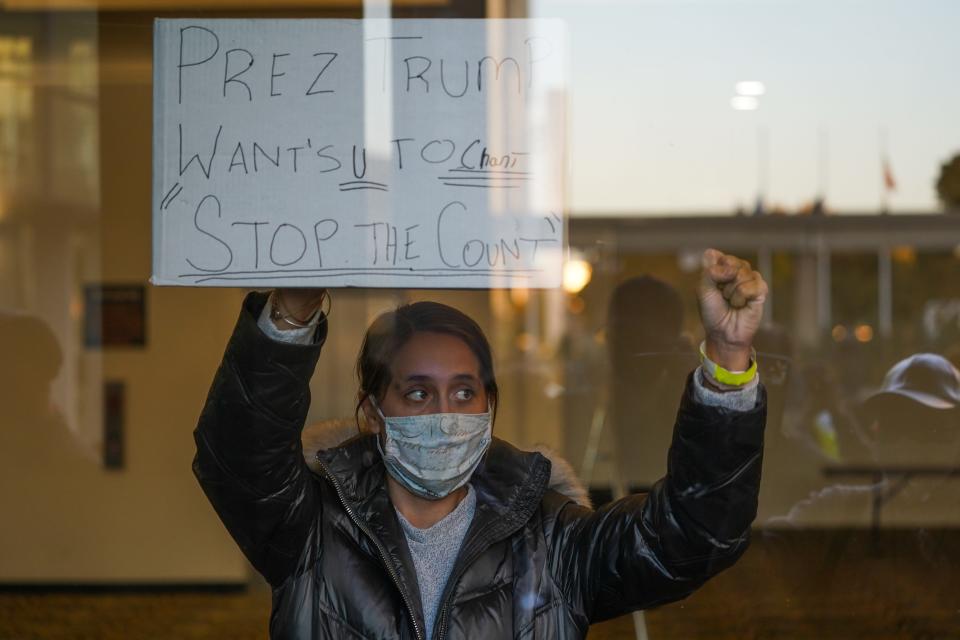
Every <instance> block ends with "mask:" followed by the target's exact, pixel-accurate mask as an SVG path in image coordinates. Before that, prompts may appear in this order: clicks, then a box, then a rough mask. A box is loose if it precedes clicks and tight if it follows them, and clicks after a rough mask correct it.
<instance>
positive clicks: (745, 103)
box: [730, 96, 760, 111]
mask: <svg viewBox="0 0 960 640" xmlns="http://www.w3.org/2000/svg"><path fill="white" fill-rule="evenodd" d="M730 106H731V107H733V108H734V109H736V110H737V111H755V110H756V109H757V107H759V106H760V101H759V100H757V99H756V98H754V97H753V96H733V97H732V98H730Z"/></svg>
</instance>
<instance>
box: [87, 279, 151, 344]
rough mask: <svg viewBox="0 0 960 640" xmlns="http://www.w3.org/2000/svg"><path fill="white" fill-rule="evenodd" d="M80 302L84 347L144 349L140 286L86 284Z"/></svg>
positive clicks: (143, 298)
mask: <svg viewBox="0 0 960 640" xmlns="http://www.w3.org/2000/svg"><path fill="white" fill-rule="evenodd" d="M83 298H84V305H83V306H84V323H83V324H84V329H83V333H84V345H85V346H86V347H88V348H103V347H144V346H146V344H147V329H146V324H147V322H146V316H147V310H146V293H145V288H144V286H143V285H142V284H88V285H86V286H85V287H84V289H83Z"/></svg>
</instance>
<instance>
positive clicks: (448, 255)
mask: <svg viewBox="0 0 960 640" xmlns="http://www.w3.org/2000/svg"><path fill="white" fill-rule="evenodd" d="M565 78H566V60H565V43H564V39H563V31H562V25H561V24H560V23H558V22H557V21H552V20H367V21H355V20H180V19H178V20H157V21H156V23H155V26H154V76H153V80H154V85H153V86H154V97H153V105H154V131H153V276H152V278H151V282H152V283H154V284H161V285H190V286H248V287H273V286H327V287H340V286H363V287H417V288H421V287H423V288H448V287H449V288H483V287H504V286H506V287H509V286H520V287H555V286H557V285H558V284H559V282H560V276H561V264H562V258H563V255H564V242H565V235H564V234H565V223H564V216H563V211H564V208H563V191H564V172H565V168H566V157H565V145H564V128H565V106H566V95H567V87H566V79H565Z"/></svg>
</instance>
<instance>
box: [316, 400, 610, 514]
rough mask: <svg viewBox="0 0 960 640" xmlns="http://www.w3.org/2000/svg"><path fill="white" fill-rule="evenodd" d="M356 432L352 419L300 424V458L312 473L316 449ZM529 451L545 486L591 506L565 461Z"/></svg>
mask: <svg viewBox="0 0 960 640" xmlns="http://www.w3.org/2000/svg"><path fill="white" fill-rule="evenodd" d="M356 435H357V423H356V422H355V421H354V419H353V418H337V419H334V420H324V421H321V422H316V423H313V424H310V425H307V426H306V427H304V429H303V434H302V436H301V441H302V443H303V457H304V459H305V460H306V462H307V466H309V467H310V469H311V470H312V471H313V472H314V473H319V472H320V465H319V463H318V462H317V452H318V451H322V450H325V449H332V448H334V447H336V446H338V445H339V444H341V443H343V442H346V441H347V440H349V439H350V438H352V437H354V436H356ZM532 451H536V452H538V453H540V454H541V455H543V456H544V457H545V458H547V459H548V460H549V461H550V463H551V467H550V483H549V485H548V486H549V488H550V489H553V490H554V491H556V492H557V493H560V494H562V495H565V496H567V497H568V498H570V499H571V500H573V501H574V502H576V503H577V504H580V505H583V506H585V507H588V508H592V505H591V503H590V496H589V494H588V493H587V489H586V487H584V486H583V483H582V482H580V479H579V478H578V477H577V474H576V473H575V472H574V470H573V467H572V466H570V463H569V462H567V461H566V460H564V459H563V458H562V457H561V456H560V454H558V453H557V452H556V451H554V450H553V449H551V448H550V447H548V446H546V445H536V446H535V447H533V449H532Z"/></svg>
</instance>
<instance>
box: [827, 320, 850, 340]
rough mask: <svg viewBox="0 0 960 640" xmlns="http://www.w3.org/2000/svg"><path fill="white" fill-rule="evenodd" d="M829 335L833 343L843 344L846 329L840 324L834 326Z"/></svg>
mask: <svg viewBox="0 0 960 640" xmlns="http://www.w3.org/2000/svg"><path fill="white" fill-rule="evenodd" d="M830 335H832V336H833V340H834V341H835V342H843V341H844V340H846V339H847V328H846V327H845V326H843V325H842V324H838V325H834V327H833V329H832V330H831V331H830Z"/></svg>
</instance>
